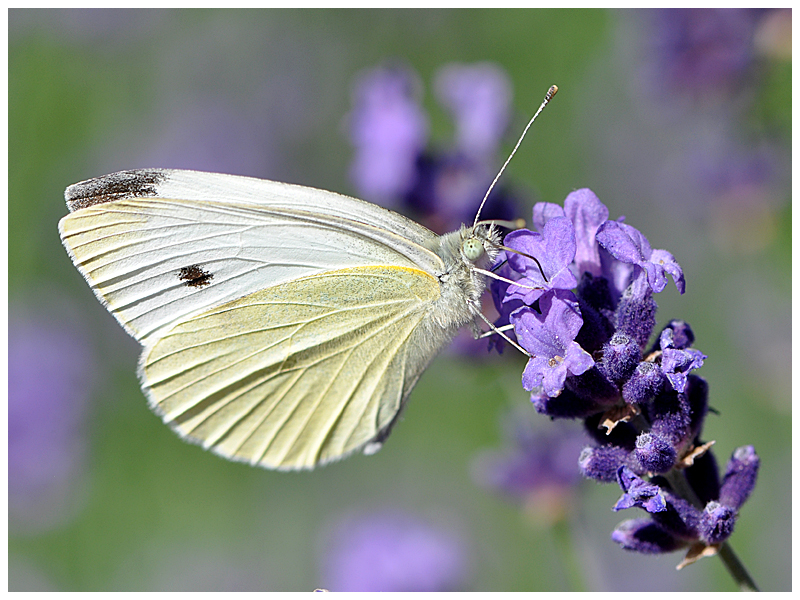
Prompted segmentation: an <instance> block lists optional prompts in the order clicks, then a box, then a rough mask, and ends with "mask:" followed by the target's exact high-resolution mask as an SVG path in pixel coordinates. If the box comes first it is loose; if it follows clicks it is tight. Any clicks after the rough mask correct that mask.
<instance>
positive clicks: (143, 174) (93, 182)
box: [64, 169, 167, 212]
mask: <svg viewBox="0 0 800 600" xmlns="http://www.w3.org/2000/svg"><path fill="white" fill-rule="evenodd" d="M166 178H167V171H165V170H164V169H137V170H134V171H119V172H117V173H111V174H110V175H103V176H102V177H96V178H94V179H87V180H86V181H81V182H80V183H76V184H73V185H71V186H69V187H68V188H67V191H66V192H64V197H65V199H66V201H67V208H69V211H70V212H75V211H76V210H80V209H81V208H86V207H87V206H94V205H96V204H103V203H105V202H113V201H114V200H120V199H122V198H141V197H143V196H155V195H156V194H157V186H158V184H160V183H162V182H163V181H164V180H165V179H166Z"/></svg>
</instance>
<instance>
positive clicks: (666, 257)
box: [597, 221, 686, 294]
mask: <svg viewBox="0 0 800 600" xmlns="http://www.w3.org/2000/svg"><path fill="white" fill-rule="evenodd" d="M597 242H598V243H599V244H600V245H601V246H602V247H603V248H605V249H606V251H608V253H609V254H611V256H613V257H614V258H616V259H617V260H619V261H622V262H624V263H629V264H633V265H637V266H639V267H640V268H642V269H644V271H645V272H646V273H647V281H648V283H649V284H650V288H651V289H652V290H653V291H654V292H656V293H658V292H660V291H662V290H663V289H664V288H665V287H667V273H669V274H670V275H672V279H673V280H674V281H675V286H676V287H677V288H678V291H679V292H680V293H681V294H682V293H683V292H684V291H685V289H686V283H685V281H684V279H683V271H682V270H681V267H680V265H679V264H678V263H677V262H676V261H675V258H674V257H673V256H672V254H670V253H669V252H667V251H666V250H653V249H652V248H650V242H648V241H647V238H646V237H644V236H643V235H642V234H641V233H640V232H639V231H638V230H637V229H636V228H634V227H631V226H630V225H628V224H626V223H621V222H619V221H606V222H605V223H603V224H602V225H600V228H599V229H598V230H597Z"/></svg>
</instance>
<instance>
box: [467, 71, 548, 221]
mask: <svg viewBox="0 0 800 600" xmlns="http://www.w3.org/2000/svg"><path fill="white" fill-rule="evenodd" d="M557 91H558V86H556V85H552V86H550V89H549V90H547V93H546V94H545V95H544V101H543V102H542V104H541V105H540V106H539V110H537V111H536V114H535V115H533V116H532V117H531V120H530V121H528V124H527V125H526V126H525V129H524V131H523V132H522V135H521V136H519V139H518V140H517V145H516V146H514V149H513V150H512V151H511V154H509V155H508V158H507V159H506V162H505V163H503V166H502V167H500V171H499V172H498V173H497V175H496V176H495V178H494V181H492V185H490V186H489V189H488V190H486V195H485V196H484V197H483V200H482V201H481V205H480V206H479V207H478V212H477V214H476V215H475V222H474V223H473V224H472V227H473V228H474V227H476V226H477V225H478V218H479V217H480V216H481V211H482V210H483V205H484V204H486V199H487V198H488V197H489V194H491V193H492V190H493V189H494V185H495V184H496V183H497V180H498V179H500V175H502V174H503V171H505V170H506V167H507V166H508V163H509V162H511V158H512V157H513V156H514V154H515V153H516V151H517V148H519V145H520V144H521V143H522V140H523V139H524V138H525V134H526V133H528V129H530V128H531V125H533V122H534V121H535V120H536V117H538V116H539V113H540V112H542V111H543V110H544V107H545V106H547V103H548V102H550V100H551V99H552V98H553V96H555V95H556V92H557Z"/></svg>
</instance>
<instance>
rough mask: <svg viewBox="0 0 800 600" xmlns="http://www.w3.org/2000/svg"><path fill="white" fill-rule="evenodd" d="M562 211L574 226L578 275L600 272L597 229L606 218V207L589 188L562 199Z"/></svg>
mask: <svg viewBox="0 0 800 600" xmlns="http://www.w3.org/2000/svg"><path fill="white" fill-rule="evenodd" d="M564 212H565V213H566V215H567V217H569V220H570V221H572V225H573V227H574V228H575V240H576V242H577V251H576V253H575V266H576V268H577V272H578V275H581V274H583V273H585V272H589V273H591V274H592V275H594V276H595V277H596V276H598V275H601V274H602V265H601V264H600V247H599V246H598V245H597V239H596V235H597V230H598V228H599V227H600V225H602V224H603V223H604V222H605V221H607V220H608V208H607V207H606V205H605V204H603V203H602V202H600V198H598V197H597V196H596V195H595V193H594V192H593V191H592V190H590V189H589V188H583V189H580V190H576V191H574V192H572V193H571V194H570V195H569V196H567V198H566V200H564Z"/></svg>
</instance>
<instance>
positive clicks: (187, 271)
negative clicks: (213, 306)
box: [178, 265, 214, 288]
mask: <svg viewBox="0 0 800 600" xmlns="http://www.w3.org/2000/svg"><path fill="white" fill-rule="evenodd" d="M213 277H214V275H213V274H211V273H209V272H208V271H204V270H203V268H202V267H201V266H200V265H190V266H188V267H183V268H182V269H181V270H180V272H179V273H178V279H180V280H181V281H183V282H185V283H186V285H187V286H189V287H197V288H200V287H203V286H206V285H210V284H211V279H212V278H213Z"/></svg>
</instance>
